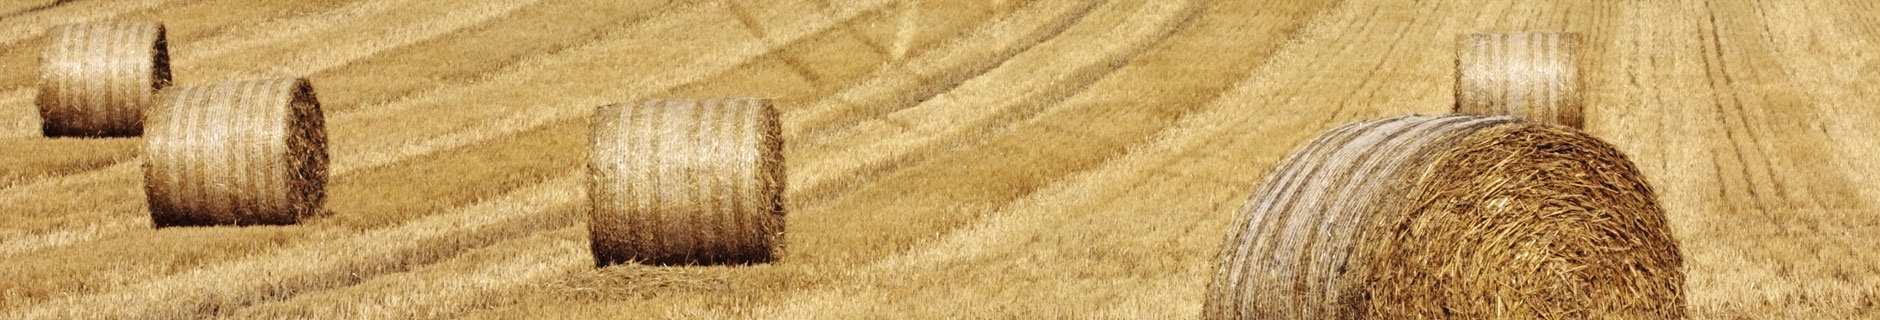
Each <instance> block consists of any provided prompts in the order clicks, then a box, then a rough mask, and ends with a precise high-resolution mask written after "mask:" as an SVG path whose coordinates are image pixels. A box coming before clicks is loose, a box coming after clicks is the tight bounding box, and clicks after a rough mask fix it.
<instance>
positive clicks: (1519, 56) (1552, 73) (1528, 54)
mask: <svg viewBox="0 0 1880 320" xmlns="http://www.w3.org/2000/svg"><path fill="white" fill-rule="evenodd" d="M1579 48H1580V37H1579V35H1578V34H1575V33H1495V34H1481V33H1477V34H1469V35H1464V36H1462V39H1461V42H1460V45H1459V46H1458V48H1457V56H1456V113H1466V114H1479V115H1510V116H1515V117H1520V118H1523V119H1527V120H1528V121H1534V122H1540V123H1548V124H1558V125H1564V126H1569V127H1574V128H1581V126H1582V123H1584V122H1585V120H1584V117H1585V116H1584V114H1583V113H1584V112H1585V107H1584V101H1585V98H1584V97H1582V96H1581V93H1580V87H1581V85H1580V81H1581V80H1580V75H1579V65H1578V60H1579V54H1580V52H1579V50H1580V49H1579Z"/></svg>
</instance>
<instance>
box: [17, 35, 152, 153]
mask: <svg viewBox="0 0 1880 320" xmlns="http://www.w3.org/2000/svg"><path fill="white" fill-rule="evenodd" d="M47 38H48V39H50V41H48V42H47V46H46V48H45V51H44V53H43V54H42V55H41V56H40V68H41V69H40V77H39V95H38V98H37V101H36V103H37V104H38V105H39V115H40V118H42V119H44V122H43V123H44V124H43V126H42V129H43V130H44V133H45V135H46V136H48V137H60V136H81V137H128V136H137V135H139V134H142V133H143V129H144V110H145V109H148V108H149V107H150V104H151V102H152V99H153V97H154V96H155V95H156V92H157V91H158V90H161V89H163V88H164V87H168V86H170V54H169V48H168V45H167V44H166V43H165V40H164V30H163V25H162V24H157V23H147V22H93V23H80V24H69V25H62V26H58V27H53V28H52V30H49V31H48V32H47Z"/></svg>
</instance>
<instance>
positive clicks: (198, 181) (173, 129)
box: [144, 79, 327, 226]
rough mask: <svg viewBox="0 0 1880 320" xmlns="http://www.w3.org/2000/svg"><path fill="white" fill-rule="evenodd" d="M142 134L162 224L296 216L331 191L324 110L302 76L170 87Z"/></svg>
mask: <svg viewBox="0 0 1880 320" xmlns="http://www.w3.org/2000/svg"><path fill="white" fill-rule="evenodd" d="M149 129H150V130H149V132H146V134H145V138H144V155H145V160H144V181H145V193H146V195H148V197H149V199H150V217H151V220H153V221H154V222H155V223H156V224H157V226H175V225H251V224H290V223H295V222H298V221H299V220H300V218H302V217H306V216H309V215H313V214H315V213H317V212H319V211H320V210H321V206H322V205H323V204H324V202H325V199H326V179H327V148H326V124H325V117H324V116H323V115H322V114H321V112H320V102H319V100H318V99H316V98H315V97H314V94H313V86H312V85H310V84H309V83H308V82H307V80H305V79H273V80H260V81H232V82H223V83H218V84H213V85H207V86H199V87H189V88H180V89H173V90H168V91H165V92H164V93H163V94H162V95H160V96H158V98H157V104H156V107H155V108H153V109H152V110H151V114H150V128H149Z"/></svg>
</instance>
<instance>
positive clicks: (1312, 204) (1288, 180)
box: [1203, 115, 1685, 319]
mask: <svg viewBox="0 0 1880 320" xmlns="http://www.w3.org/2000/svg"><path fill="white" fill-rule="evenodd" d="M1656 201H1657V200H1656V199H1655V198H1654V196H1653V194H1652V190H1651V188H1650V187H1648V186H1647V185H1646V184H1645V182H1644V181H1642V180H1641V178H1640V176H1639V173H1638V171H1637V170H1636V169H1635V168H1634V167H1633V165H1632V163H1631V162H1630V161H1627V160H1626V159H1625V157H1624V156H1623V155H1621V154H1620V153H1619V151H1618V150H1615V149H1614V148H1613V147H1612V146H1610V145H1607V144H1606V143H1604V142H1602V141H1599V140H1598V139H1595V138H1593V137H1591V136H1588V135H1586V134H1583V133H1580V132H1578V131H1576V130H1573V129H1570V128H1566V127H1561V126H1553V125H1544V124H1533V123H1527V122H1521V121H1516V120H1515V119H1514V118H1512V117H1506V116H1495V117H1484V116H1470V115H1450V116H1442V117H1422V116H1408V117H1400V118H1392V119H1382V120H1373V121H1367V122H1362V123H1356V124H1351V125H1346V126H1343V127H1340V128H1337V129H1334V130H1332V131H1330V132H1328V133H1325V134H1324V135H1321V136H1319V137H1318V138H1317V139H1316V140H1314V141H1312V142H1311V143H1310V144H1308V145H1306V146H1305V147H1304V148H1303V149H1301V150H1299V151H1297V152H1296V153H1294V154H1293V155H1292V156H1290V157H1288V158H1287V159H1286V160H1285V161H1283V162H1281V163H1280V164H1279V166H1278V167H1276V168H1274V171H1273V172H1272V173H1271V174H1270V175H1268V176H1266V178H1265V180H1263V181H1262V182H1261V183H1260V185H1259V186H1258V187H1256V188H1255V189H1254V193H1253V195H1252V196H1251V198H1250V199H1249V200H1248V201H1247V203H1246V205H1245V207H1243V208H1242V210H1241V212H1240V214H1239V216H1238V217H1237V218H1236V220H1235V224H1234V225H1233V226H1232V227H1231V228H1230V229H1231V231H1230V232H1229V235H1228V237H1227V240H1226V242H1225V244H1224V245H1223V248H1222V250H1221V253H1220V255H1219V256H1218V257H1217V267H1216V269H1215V272H1214V275H1213V277H1212V281H1210V282H1209V284H1208V294H1207V300H1206V302H1205V303H1204V307H1203V309H1204V312H1205V315H1206V316H1207V317H1208V318H1214V319H1249V318H1267V319H1358V318H1370V319H1451V318H1458V319H1482V318H1531V319H1560V318H1568V319H1576V318H1592V317H1612V318H1621V319H1662V318H1681V317H1683V316H1684V303H1685V300H1684V297H1683V283H1684V280H1683V279H1684V275H1683V273H1682V271H1681V269H1680V267H1681V265H1682V263H1683V262H1682V258H1680V256H1679V253H1678V243H1677V241H1676V240H1675V239H1673V238H1672V236H1671V232H1670V230H1669V228H1668V227H1667V226H1666V223H1665V214H1664V211H1663V210H1661V209H1660V208H1659V207H1658V205H1657V203H1656Z"/></svg>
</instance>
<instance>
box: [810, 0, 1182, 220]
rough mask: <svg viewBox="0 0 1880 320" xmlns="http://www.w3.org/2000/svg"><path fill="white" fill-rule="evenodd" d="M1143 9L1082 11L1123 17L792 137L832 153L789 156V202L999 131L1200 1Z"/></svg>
mask: <svg viewBox="0 0 1880 320" xmlns="http://www.w3.org/2000/svg"><path fill="white" fill-rule="evenodd" d="M1145 7H1146V8H1142V9H1141V10H1142V12H1123V11H1111V10H1100V11H1098V12H1092V13H1090V15H1092V16H1093V17H1106V16H1107V17H1110V18H1109V19H1118V20H1124V21H1119V22H1117V23H1115V24H1111V23H1090V24H1079V25H1078V26H1073V27H1071V28H1072V29H1071V30H1069V31H1066V32H1065V35H1064V36H1060V37H1059V38H1055V39H1052V40H1049V41H1047V42H1045V43H1044V44H1041V45H1039V46H1038V47H1037V48H1034V49H1032V50H1028V51H1026V52H1025V53H1022V54H1020V55H1019V56H1016V57H1014V58H1013V59H1012V60H1009V61H1006V62H1005V63H1004V64H1002V65H1001V67H1000V68H998V69H995V70H993V71H991V72H989V73H987V74H986V75H984V76H981V77H978V78H974V79H972V80H971V81H967V82H966V83H964V84H962V85H961V86H960V87H959V88H956V89H954V90H952V91H951V92H948V93H947V94H945V95H940V96H937V97H935V98H934V99H932V100H928V101H927V102H925V103H922V104H921V105H920V106H919V107H915V108H912V109H905V110H901V111H898V112H896V113H895V114H892V115H889V116H887V117H886V118H885V119H880V120H870V121H866V122H862V123H859V124H856V125H854V126H852V127H850V128H851V129H848V130H846V132H842V133H833V134H830V135H828V136H826V137H827V139H813V138H812V139H808V140H810V141H805V142H801V143H800V144H798V146H799V147H798V148H794V149H795V152H796V153H798V154H804V153H807V154H811V155H821V154H829V155H841V156H825V157H818V156H798V157H793V158H790V159H791V160H792V161H791V162H792V163H791V165H790V167H791V168H802V169H796V170H795V172H805V174H801V175H797V177H801V179H802V180H799V181H792V182H791V183H790V185H791V186H792V188H793V189H794V191H796V192H797V193H795V194H797V195H798V196H797V197H798V199H800V200H798V201H801V202H802V203H806V204H811V205H813V204H814V203H816V202H819V201H824V200H827V199H828V198H830V197H834V196H835V194H839V193H843V192H846V191H848V190H853V189H854V188H857V187H860V186H862V185H866V184H868V183H870V182H871V181H873V180H874V179H876V178H879V177H881V176H883V175H885V174H887V173H889V172H893V171H895V170H899V169H900V168H903V167H906V166H908V165H911V164H913V163H915V162H916V161H915V160H916V159H923V158H926V157H928V156H930V155H933V154H937V153H940V152H944V151H946V150H950V149H953V148H956V147H958V146H961V145H964V144H970V143H974V142H976V141H981V140H984V139H986V138H988V137H990V136H994V135H996V134H997V133H998V132H1001V131H1004V130H1006V129H1009V128H1010V126H1011V125H1012V124H1013V123H1016V122H1018V121H1020V120H1023V119H1027V118H1030V117H1031V116H1034V115H1036V114H1037V113H1038V112H1041V111H1042V110H1045V109H1047V108H1049V107H1051V106H1053V105H1056V104H1057V103H1058V102H1061V101H1062V100H1063V99H1065V98H1067V97H1069V96H1071V95H1073V94H1075V93H1077V92H1079V91H1082V90H1083V89H1084V88H1087V87H1089V86H1090V85H1092V84H1094V83H1096V81H1098V80H1101V79H1102V78H1103V77H1104V76H1105V75H1108V74H1109V73H1111V72H1114V71H1116V70H1117V69H1120V68H1122V67H1123V65H1125V64H1127V63H1128V62H1129V61H1130V60H1131V59H1134V58H1135V57H1136V56H1137V55H1140V54H1142V53H1143V52H1146V51H1148V49H1149V48H1152V47H1154V46H1155V45H1157V44H1159V43H1160V42H1161V40H1164V39H1167V38H1168V37H1169V36H1170V35H1171V34H1173V33H1174V32H1175V31H1176V30H1178V29H1179V28H1180V27H1181V26H1182V25H1185V24H1186V23H1187V22H1190V21H1192V20H1193V18H1194V17H1195V16H1196V15H1197V14H1198V13H1199V12H1200V9H1201V8H1203V7H1204V6H1203V5H1202V4H1200V3H1194V2H1184V3H1165V2H1158V3H1154V4H1149V5H1145ZM1093 19H1095V18H1093ZM1100 21H1101V20H1100ZM1071 36H1079V37H1082V38H1075V37H1071ZM1092 42H1094V43H1092ZM1072 52H1075V53H1072ZM1014 93H1017V94H1014ZM800 140H802V139H799V141H800ZM819 140H820V141H819ZM848 150H869V152H866V153H851V152H849V151H848Z"/></svg>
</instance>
